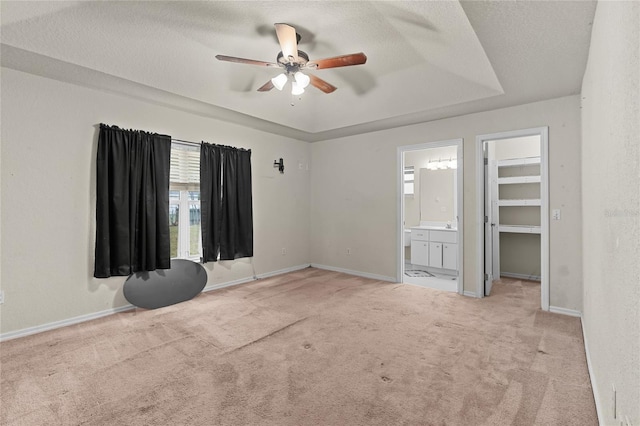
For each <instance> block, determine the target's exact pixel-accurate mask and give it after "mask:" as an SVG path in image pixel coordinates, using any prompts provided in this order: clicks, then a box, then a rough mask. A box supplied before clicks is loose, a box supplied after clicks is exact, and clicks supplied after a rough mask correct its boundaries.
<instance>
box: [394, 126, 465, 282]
mask: <svg viewBox="0 0 640 426" xmlns="http://www.w3.org/2000/svg"><path fill="white" fill-rule="evenodd" d="M462 164H463V162H462V139H455V140H448V141H440V142H432V143H425V144H419V145H410V146H402V147H398V173H397V176H398V194H399V197H398V201H397V203H398V204H397V205H398V224H397V233H398V244H397V245H398V248H397V253H398V255H397V264H398V270H397V281H398V282H402V283H407V284H414V285H419V286H423V287H430V288H436V289H440V290H445V291H452V292H458V293H460V294H462V289H463V239H462V235H463V234H462V232H463V221H462V216H463V215H462V212H463V190H462V188H463V187H462V183H463V167H462Z"/></svg>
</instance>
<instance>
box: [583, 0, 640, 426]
mask: <svg viewBox="0 0 640 426" xmlns="http://www.w3.org/2000/svg"><path fill="white" fill-rule="evenodd" d="M639 40H640V3H638V2H599V3H598V6H597V9H596V15H595V20H594V24H593V30H592V35H591V48H590V51H589V61H588V64H587V70H586V72H585V76H584V80H583V84H582V137H583V146H582V193H583V218H584V226H583V239H584V249H583V250H584V332H585V338H586V339H585V343H586V345H587V348H588V353H589V356H590V361H591V367H592V373H593V375H592V379H593V380H592V385H593V387H594V393H595V395H596V404H597V405H598V407H599V411H600V414H601V423H602V424H605V425H614V424H615V425H618V424H621V420H622V419H624V418H625V416H628V418H629V420H630V421H631V422H632V424H634V425H638V424H640V138H639V135H640V107H639V105H640V58H639V56H640V41H639ZM612 386H615V388H616V389H617V402H618V404H617V405H618V413H619V414H620V415H619V417H618V419H617V420H614V419H613V416H612V413H613V404H612V402H611V401H612V399H613V391H612ZM625 424H627V423H625Z"/></svg>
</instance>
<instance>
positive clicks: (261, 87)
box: [258, 80, 273, 92]
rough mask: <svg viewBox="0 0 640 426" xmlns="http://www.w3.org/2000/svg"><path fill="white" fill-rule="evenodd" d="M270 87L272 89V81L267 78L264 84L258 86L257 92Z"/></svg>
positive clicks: (264, 90)
mask: <svg viewBox="0 0 640 426" xmlns="http://www.w3.org/2000/svg"><path fill="white" fill-rule="evenodd" d="M271 89H273V82H272V81H271V80H269V81H267V82H266V83H265V84H263V85H262V86H260V88H259V89H258V92H268V91H269V90H271Z"/></svg>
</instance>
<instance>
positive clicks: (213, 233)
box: [200, 143, 222, 262]
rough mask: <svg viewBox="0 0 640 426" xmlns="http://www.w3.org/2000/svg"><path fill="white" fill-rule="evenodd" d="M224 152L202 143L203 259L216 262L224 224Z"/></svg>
mask: <svg viewBox="0 0 640 426" xmlns="http://www.w3.org/2000/svg"><path fill="white" fill-rule="evenodd" d="M221 157H222V154H221V152H220V147H219V146H217V145H211V144H208V143H202V144H201V145H200V228H201V231H202V261H203V262H209V261H213V262H215V261H216V260H218V255H219V254H220V233H221V226H222V218H221V216H222V210H221V209H222V204H221V203H222V175H221V170H222V159H221Z"/></svg>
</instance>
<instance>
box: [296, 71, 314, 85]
mask: <svg viewBox="0 0 640 426" xmlns="http://www.w3.org/2000/svg"><path fill="white" fill-rule="evenodd" d="M293 77H294V78H295V80H296V83H298V85H299V86H300V87H302V88H303V89H304V88H305V87H307V86H308V85H309V83H310V82H311V78H309V76H308V75H306V74H303V73H302V72H300V71H298V72H297V73H295V74H294V75H293Z"/></svg>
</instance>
